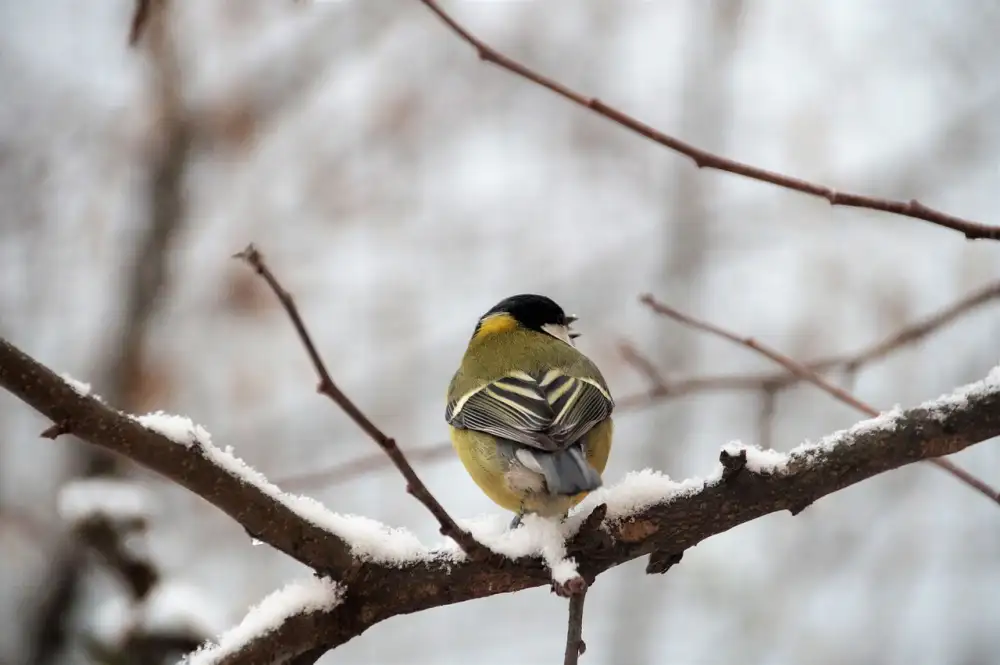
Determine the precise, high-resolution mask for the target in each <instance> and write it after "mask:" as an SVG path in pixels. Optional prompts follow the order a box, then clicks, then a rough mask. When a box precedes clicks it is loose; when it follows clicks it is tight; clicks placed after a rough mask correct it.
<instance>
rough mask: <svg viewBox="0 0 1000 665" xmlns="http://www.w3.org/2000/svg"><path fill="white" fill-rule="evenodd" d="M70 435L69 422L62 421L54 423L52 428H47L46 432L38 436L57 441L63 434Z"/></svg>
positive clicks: (43, 431)
mask: <svg viewBox="0 0 1000 665" xmlns="http://www.w3.org/2000/svg"><path fill="white" fill-rule="evenodd" d="M69 433H70V428H69V421H67V420H61V421H59V422H57V423H52V424H51V425H50V426H48V427H46V428H45V429H44V430H42V433H41V434H39V435H38V436H40V437H42V438H43V439H52V440H55V439H58V438H59V437H60V436H62V435H63V434H69Z"/></svg>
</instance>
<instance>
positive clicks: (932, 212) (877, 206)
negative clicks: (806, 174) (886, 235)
mask: <svg viewBox="0 0 1000 665" xmlns="http://www.w3.org/2000/svg"><path fill="white" fill-rule="evenodd" d="M419 1H420V2H422V3H423V4H424V5H425V6H426V7H427V8H428V9H430V10H431V11H432V12H434V14H436V15H437V16H438V18H440V19H441V20H442V21H444V23H445V25H447V26H448V28H449V29H450V30H451V31H452V32H453V33H455V35H456V36H458V38H459V39H461V40H462V41H464V42H465V43H466V44H468V45H469V46H471V47H472V48H474V49H475V50H476V54H477V55H478V56H479V59H480V60H484V61H486V62H490V63H493V64H495V65H497V66H498V67H500V68H502V69H505V70H507V71H508V72H510V73H512V74H514V75H516V76H519V77H521V78H523V79H525V80H527V81H530V82H531V83H534V84H535V85H538V86H540V87H543V88H545V89H547V90H550V91H552V92H554V93H555V94H557V95H559V96H560V97H562V98H564V99H568V100H569V101H571V102H573V103H574V104H576V105H578V106H582V107H583V108H586V109H590V110H591V111H593V112H594V113H597V114H598V115H600V116H603V117H605V118H607V119H608V120H611V121H612V122H615V123H617V124H619V125H621V126H622V127H625V128H626V129H628V130H630V131H632V132H634V133H636V134H639V135H640V136H644V137H645V138H647V139H649V140H651V141H653V142H655V143H658V144H660V145H662V146H664V147H666V148H669V149H670V150H673V151H674V152H677V153H680V154H682V155H684V156H686V157H689V158H690V159H691V160H692V161H693V162H694V163H695V166H697V167H698V168H700V169H702V168H704V169H715V170H717V171H724V172H727V173H732V174H734V175H738V176H742V177H744V178H749V179H751V180H758V181H760V182H767V183H770V184H772V185H776V186H778V187H782V188H784V189H790V190H793V191H796V192H801V193H803V194H809V195H811V196H816V197H819V198H822V199H826V200H827V201H828V202H829V203H830V204H831V205H835V206H847V207H852V208H867V209H869V210H878V211H880V212H887V213H891V214H895V215H901V216H903V217H911V218H914V219H920V220H923V221H925V222H930V223H931V224H935V225H937V226H941V227H944V228H947V229H952V230H953V231H958V232H959V233H962V234H963V235H965V237H966V238H968V239H969V240H976V239H979V238H985V239H989V240H1000V227H997V226H989V225H987V224H982V223H980V222H975V221H972V220H968V219H963V218H961V217H956V216H955V215H950V214H948V213H945V212H942V211H940V210H936V209H934V208H930V207H928V206H926V205H924V204H923V203H920V202H919V201H917V200H915V199H914V200H910V201H893V200H890V199H880V198H875V197H871V196H862V195H860V194H851V193H848V192H840V191H837V190H835V189H832V188H830V187H827V186H825V185H820V184H816V183H812V182H809V181H807V180H802V179H800V178H793V177H791V176H787V175H782V174H781V173H776V172H774V171H768V170H767V169H762V168H759V167H757V166H751V165H750V164H744V163H743V162H738V161H735V160H732V159H728V158H726V157H722V156H720V155H716V154H713V153H710V152H708V151H706V150H702V149H701V148H697V147H695V146H693V145H691V144H689V143H685V142H684V141H681V140H679V139H677V138H674V137H672V136H669V135H667V134H664V133H663V132H661V131H659V130H658V129H656V128H654V127H651V126H650V125H647V124H646V123H644V122H642V121H641V120H638V119H636V118H634V117H632V116H630V115H628V114H627V113H624V112H622V111H620V110H618V109H616V108H614V107H611V106H608V105H607V104H605V103H604V102H602V101H601V100H600V99H597V98H596V97H588V96H586V95H583V94H580V93H579V92H576V91H575V90H573V89H571V88H569V87H567V86H565V85H563V84H562V83H560V82H559V81H556V80H555V79H552V78H549V77H547V76H545V75H544V74H541V73H539V72H537V71H535V70H534V69H531V68H530V67H528V66H527V65H525V64H523V63H521V62H518V61H517V60H514V59H513V58H510V57H508V56H506V55H504V54H503V53H500V52H499V51H497V50H496V49H494V48H493V47H491V46H489V45H487V44H486V43H485V42H483V41H482V40H480V39H479V38H478V37H476V36H475V35H473V34H472V33H471V32H469V31H468V30H466V29H465V28H464V27H463V26H462V25H461V24H460V23H458V22H457V21H456V20H455V19H454V18H452V17H451V15H450V14H449V13H448V12H446V11H445V10H444V9H442V8H441V6H440V5H439V4H438V3H437V1H436V0H419Z"/></svg>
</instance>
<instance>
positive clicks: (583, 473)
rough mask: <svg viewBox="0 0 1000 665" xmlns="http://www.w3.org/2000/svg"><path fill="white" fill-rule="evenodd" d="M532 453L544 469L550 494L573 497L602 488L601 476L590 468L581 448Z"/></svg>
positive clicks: (543, 472) (572, 447)
mask: <svg viewBox="0 0 1000 665" xmlns="http://www.w3.org/2000/svg"><path fill="white" fill-rule="evenodd" d="M532 452H533V453H534V457H535V459H536V460H538V464H539V466H541V467H542V474H543V475H544V476H545V484H546V485H547V486H548V490H549V493H550V494H561V495H569V496H572V495H574V494H579V493H580V492H590V491H592V490H595V489H597V488H598V487H600V486H601V474H599V473H598V472H597V470H596V469H595V468H594V467H592V466H590V464H589V463H588V462H587V458H586V457H584V454H583V450H582V449H581V448H580V446H571V447H569V448H567V449H566V450H559V451H556V452H554V453H543V452H538V451H532Z"/></svg>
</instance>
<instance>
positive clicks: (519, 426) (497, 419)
mask: <svg viewBox="0 0 1000 665" xmlns="http://www.w3.org/2000/svg"><path fill="white" fill-rule="evenodd" d="M574 321H576V317H575V316H567V315H566V314H565V312H563V309H562V308H561V307H560V306H559V305H557V304H556V303H555V302H553V301H552V300H550V299H549V298H546V297H545V296H540V295H532V294H523V295H516V296H512V297H510V298H507V299H505V300H501V301H500V302H499V303H497V304H496V305H495V306H494V307H493V308H492V309H490V310H489V311H488V312H486V313H485V314H484V315H483V316H481V317H480V318H479V321H478V323H477V324H476V328H475V330H474V331H473V333H472V338H471V339H470V340H469V345H468V348H467V349H466V351H465V355H464V357H463V358H462V363H461V365H460V366H459V368H458V371H457V372H456V373H455V376H454V377H453V378H452V380H451V384H450V385H449V386H448V397H447V399H448V404H447V407H446V409H445V420H447V422H448V425H449V426H450V430H451V441H452V444H453V445H454V447H455V450H456V451H457V452H458V456H459V459H461V460H462V464H463V465H464V466H465V468H466V470H467V471H468V472H469V475H471V476H472V479H473V480H474V481H475V482H476V484H477V485H478V486H479V488H480V489H482V491H483V492H484V493H485V494H486V496H488V497H489V498H490V499H492V500H493V502H494V503H496V504H498V505H499V506H501V507H502V508H505V509H507V510H510V511H513V512H514V513H516V516H515V517H514V521H513V522H512V523H511V527H515V526H517V525H518V524H519V523H520V521H521V516H522V515H524V514H526V513H535V514H537V515H540V516H543V517H561V516H565V515H566V513H567V511H569V509H570V508H571V507H573V506H574V505H576V504H577V503H579V502H580V501H581V500H582V499H583V497H585V496H586V495H587V493H588V492H590V491H592V490H594V489H597V488H598V487H600V486H601V473H602V472H603V471H604V467H605V465H606V464H607V462H608V454H609V452H610V450H611V438H612V430H613V425H612V422H611V411H612V410H613V409H614V400H613V399H612V398H611V392H610V391H609V390H608V386H607V383H605V381H604V377H603V376H601V372H600V370H599V369H597V366H596V365H595V364H594V363H593V362H592V361H591V360H590V359H589V358H587V356H585V355H583V354H582V353H580V351H578V350H577V349H576V347H575V346H574V342H573V340H574V339H575V338H576V337H579V334H578V333H575V332H572V331H571V330H570V325H571V324H572V323H573V322H574Z"/></svg>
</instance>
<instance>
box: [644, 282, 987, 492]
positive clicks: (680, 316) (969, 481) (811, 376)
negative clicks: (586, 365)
mask: <svg viewBox="0 0 1000 665" xmlns="http://www.w3.org/2000/svg"><path fill="white" fill-rule="evenodd" d="M639 300H640V302H642V303H643V304H644V305H646V306H647V307H649V308H650V309H651V310H653V311H654V312H656V313H657V314H660V315H662V316H666V317H668V318H670V319H673V320H674V321H677V322H678V323H680V324H682V325H685V326H688V327H690V328H694V329H695V330H701V331H703V332H707V333H709V334H711V335H715V336H716V337H721V338H723V339H727V340H729V341H731V342H733V343H734V344H739V345H741V346H745V347H747V348H748V349H751V350H753V351H756V352H757V353H759V354H761V355H762V356H764V357H766V358H768V359H770V360H773V361H774V362H776V363H777V364H779V365H781V366H782V367H784V368H785V369H787V370H788V371H789V372H791V373H792V374H794V375H796V376H797V377H799V378H800V379H801V380H802V381H806V382H808V383H811V384H812V385H814V386H816V387H817V388H819V389H820V390H823V391H824V392H826V393H827V394H829V395H831V396H832V397H834V398H835V399H837V400H839V401H841V402H843V403H844V404H847V405H848V406H850V407H852V408H854V409H857V410H858V411H860V412H861V413H864V414H867V415H869V416H872V417H874V416H877V415H879V411H878V409H876V408H875V407H873V406H871V405H870V404H866V403H865V402H862V401H861V400H859V399H858V398H857V397H855V396H854V395H852V394H850V393H849V392H847V391H846V390H844V389H843V388H840V387H839V386H835V385H834V384H832V383H830V382H829V381H827V380H826V379H824V378H823V377H822V376H820V375H819V373H817V372H816V371H815V370H813V369H811V368H809V367H807V366H805V365H803V364H802V363H800V362H797V361H795V360H793V359H792V358H790V357H788V356H786V355H784V354H782V353H780V352H778V351H776V350H774V349H772V348H770V347H768V346H766V345H764V344H761V343H760V342H758V341H757V340H755V339H754V338H753V337H743V336H741V335H737V334H736V333H733V332H730V331H728V330H726V329H724V328H720V327H719V326H717V325H715V324H714V323H709V322H708V321H703V320H701V319H696V318H694V317H693V316H690V315H688V314H684V313H683V312H680V311H678V310H676V309H674V308H673V307H670V306H669V305H666V304H664V303H661V302H659V301H657V300H656V299H655V298H653V296H652V295H650V294H648V293H647V294H645V295H642V296H640V298H639ZM926 461H928V462H930V463H931V464H934V465H935V466H937V467H939V468H941V469H944V470H945V471H947V472H948V473H950V474H951V475H952V476H954V477H955V478H957V479H958V480H960V481H961V482H963V483H965V484H966V485H968V486H969V487H971V488H973V489H975V490H976V491H978V492H980V493H982V494H983V495H985V496H987V497H989V498H990V499H991V500H993V501H994V502H996V503H1000V492H997V491H996V490H995V489H993V488H992V487H990V486H989V485H988V484H986V483H985V482H983V481H982V480H979V479H978V478H976V477H975V476H973V475H972V474H970V473H969V472H968V471H965V470H964V469H962V468H960V467H958V466H956V465H955V464H954V463H953V462H950V461H948V460H944V459H928V460H926Z"/></svg>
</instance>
